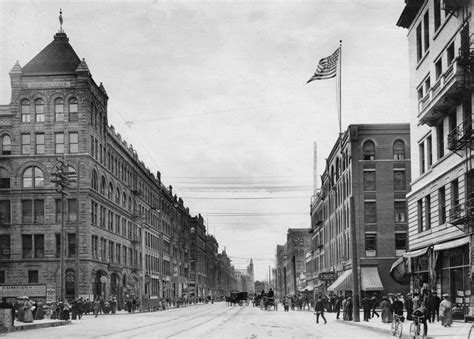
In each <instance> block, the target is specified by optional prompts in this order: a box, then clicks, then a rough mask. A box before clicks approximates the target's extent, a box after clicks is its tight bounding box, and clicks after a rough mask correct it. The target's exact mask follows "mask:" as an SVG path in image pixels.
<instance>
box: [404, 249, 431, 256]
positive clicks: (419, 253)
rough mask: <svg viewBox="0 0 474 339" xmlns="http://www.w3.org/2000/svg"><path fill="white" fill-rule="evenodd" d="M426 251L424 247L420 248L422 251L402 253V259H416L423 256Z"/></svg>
mask: <svg viewBox="0 0 474 339" xmlns="http://www.w3.org/2000/svg"><path fill="white" fill-rule="evenodd" d="M427 251H428V247H425V248H422V249H419V250H415V251H411V252H405V253H403V257H405V258H417V257H419V256H422V255H423V254H425V253H426V252H427Z"/></svg>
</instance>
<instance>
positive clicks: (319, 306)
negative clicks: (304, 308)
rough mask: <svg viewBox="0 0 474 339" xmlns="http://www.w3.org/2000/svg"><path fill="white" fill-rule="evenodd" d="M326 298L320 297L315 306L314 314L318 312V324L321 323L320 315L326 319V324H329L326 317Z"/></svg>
mask: <svg viewBox="0 0 474 339" xmlns="http://www.w3.org/2000/svg"><path fill="white" fill-rule="evenodd" d="M325 304H326V300H324V299H321V298H318V301H317V302H316V305H315V306H314V314H316V324H319V316H321V318H322V319H323V320H324V324H325V325H326V324H327V321H326V318H325V317H324V306H325Z"/></svg>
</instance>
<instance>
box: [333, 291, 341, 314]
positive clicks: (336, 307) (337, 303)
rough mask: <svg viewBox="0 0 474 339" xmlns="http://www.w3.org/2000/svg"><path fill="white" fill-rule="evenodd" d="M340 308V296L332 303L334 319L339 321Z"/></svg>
mask: <svg viewBox="0 0 474 339" xmlns="http://www.w3.org/2000/svg"><path fill="white" fill-rule="evenodd" d="M341 306H342V296H339V297H337V298H336V301H335V302H334V312H336V319H339V314H340V313H341Z"/></svg>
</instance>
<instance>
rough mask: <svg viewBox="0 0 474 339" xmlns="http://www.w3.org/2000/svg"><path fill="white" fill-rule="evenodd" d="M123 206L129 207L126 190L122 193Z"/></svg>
mask: <svg viewBox="0 0 474 339" xmlns="http://www.w3.org/2000/svg"><path fill="white" fill-rule="evenodd" d="M122 206H123V208H127V194H125V192H123V194H122Z"/></svg>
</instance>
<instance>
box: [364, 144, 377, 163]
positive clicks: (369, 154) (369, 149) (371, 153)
mask: <svg viewBox="0 0 474 339" xmlns="http://www.w3.org/2000/svg"><path fill="white" fill-rule="evenodd" d="M362 149H363V153H364V154H363V159H364V160H375V144H374V142H373V141H371V140H367V141H366V142H364V146H363V147H362Z"/></svg>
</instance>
